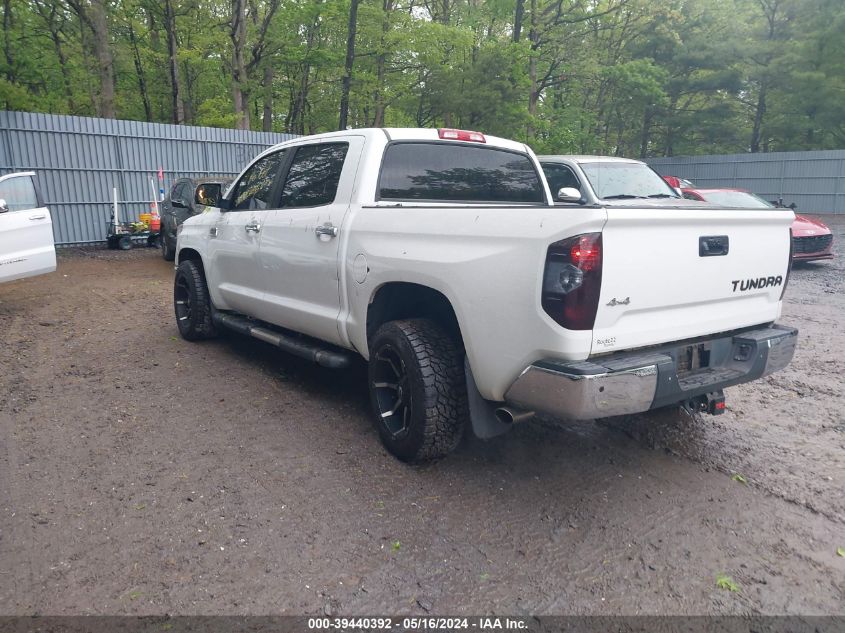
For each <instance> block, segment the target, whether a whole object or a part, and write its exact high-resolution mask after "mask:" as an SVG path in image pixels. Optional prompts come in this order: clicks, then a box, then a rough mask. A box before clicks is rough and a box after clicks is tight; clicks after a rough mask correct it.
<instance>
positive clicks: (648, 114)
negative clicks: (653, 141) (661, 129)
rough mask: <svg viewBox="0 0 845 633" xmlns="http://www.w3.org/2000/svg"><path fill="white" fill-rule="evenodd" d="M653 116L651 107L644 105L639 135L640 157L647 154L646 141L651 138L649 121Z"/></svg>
mask: <svg viewBox="0 0 845 633" xmlns="http://www.w3.org/2000/svg"><path fill="white" fill-rule="evenodd" d="M653 116H654V112H653V111H652V109H651V108H649V107H646V109H645V112H644V113H643V129H642V135H641V136H640V158H645V157H646V156H648V142H649V139H650V138H651V122H652V118H653Z"/></svg>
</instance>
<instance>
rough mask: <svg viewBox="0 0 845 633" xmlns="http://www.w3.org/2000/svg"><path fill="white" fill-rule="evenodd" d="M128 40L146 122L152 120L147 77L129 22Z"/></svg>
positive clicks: (133, 30)
mask: <svg viewBox="0 0 845 633" xmlns="http://www.w3.org/2000/svg"><path fill="white" fill-rule="evenodd" d="M129 42H130V43H131V44H132V58H133V60H134V61H135V74H136V75H137V76H138V88H139V89H140V91H141V100H142V101H143V103H144V116H145V117H146V120H147V122H152V120H153V110H152V107H150V96H149V95H148V94H147V79H146V77H145V76H144V67H143V66H142V65H141V54H140V52H139V51H138V38H136V37H135V29H134V28H133V27H132V23H131V22H130V23H129Z"/></svg>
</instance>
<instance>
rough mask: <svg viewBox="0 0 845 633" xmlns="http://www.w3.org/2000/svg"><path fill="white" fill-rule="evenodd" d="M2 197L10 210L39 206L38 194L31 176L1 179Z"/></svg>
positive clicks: (0, 193)
mask: <svg viewBox="0 0 845 633" xmlns="http://www.w3.org/2000/svg"><path fill="white" fill-rule="evenodd" d="M0 199H2V200H5V201H6V206H7V207H8V208H9V211H10V212H12V211H26V210H27V209H37V208H38V196H37V195H36V194H35V185H34V184H33V182H32V178H31V177H30V176H15V177H14V178H8V179H6V180H3V181H0Z"/></svg>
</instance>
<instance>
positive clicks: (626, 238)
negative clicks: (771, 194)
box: [591, 208, 794, 354]
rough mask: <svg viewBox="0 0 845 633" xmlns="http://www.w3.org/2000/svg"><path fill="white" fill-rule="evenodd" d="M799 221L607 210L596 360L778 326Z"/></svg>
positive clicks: (788, 215)
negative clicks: (762, 326) (793, 235)
mask: <svg viewBox="0 0 845 633" xmlns="http://www.w3.org/2000/svg"><path fill="white" fill-rule="evenodd" d="M793 219H794V214H793V213H792V212H791V211H790V210H788V209H786V210H783V209H778V210H730V209H721V210H714V209H707V208H696V209H688V208H687V209H654V208H651V209H635V208H634V209H632V208H608V209H607V223H606V224H605V227H604V230H603V233H602V241H603V246H602V257H603V265H602V286H601V295H600V297H599V306H598V313H597V315H596V321H595V326H594V329H593V344H592V351H591V353H592V354H600V353H603V352H609V351H617V350H623V349H631V348H638V347H645V346H649V345H656V344H659V343H664V342H668V341H678V340H683V339H687V338H693V337H697V336H704V335H708V334H713V333H716V332H724V331H728V330H734V329H738V328H741V327H746V326H751V325H757V324H761V323H769V322H772V321H775V320H776V319H777V318H778V317H779V316H780V296H781V293H782V291H783V288H784V284H785V283H786V281H787V272H788V269H789V260H790V232H789V227H790V225H791V224H792V221H793ZM723 251H724V252H723Z"/></svg>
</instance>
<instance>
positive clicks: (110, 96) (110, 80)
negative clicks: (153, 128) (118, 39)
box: [88, 0, 116, 119]
mask: <svg viewBox="0 0 845 633" xmlns="http://www.w3.org/2000/svg"><path fill="white" fill-rule="evenodd" d="M90 1H91V4H90V6H89V8H88V11H89V13H90V16H91V17H90V24H91V30H92V31H93V32H94V56H95V57H96V58H97V70H98V72H99V75H100V98H99V104H98V108H97V110H98V112H97V114H98V115H99V116H101V117H103V118H104V119H114V118H115V117H116V115H115V109H114V88H115V86H114V81H115V80H114V58H113V57H112V52H111V46H110V45H109V23H108V19H107V17H106V6H105V3H104V2H103V0H90Z"/></svg>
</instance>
